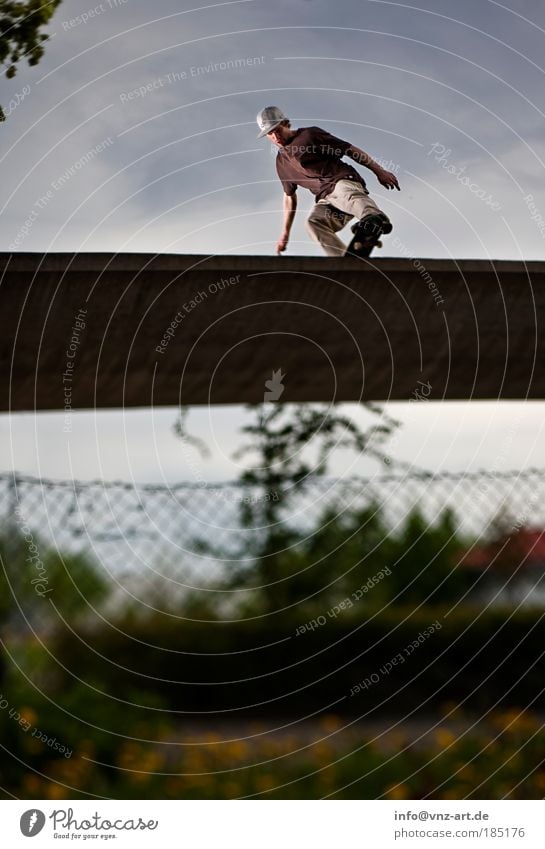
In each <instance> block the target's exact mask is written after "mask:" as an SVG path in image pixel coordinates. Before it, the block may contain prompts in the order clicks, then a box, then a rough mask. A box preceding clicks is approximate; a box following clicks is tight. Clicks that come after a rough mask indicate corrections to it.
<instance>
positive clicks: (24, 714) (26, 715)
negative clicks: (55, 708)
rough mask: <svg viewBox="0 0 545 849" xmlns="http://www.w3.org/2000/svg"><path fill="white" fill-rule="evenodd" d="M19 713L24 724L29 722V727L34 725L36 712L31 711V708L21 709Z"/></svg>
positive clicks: (36, 716) (36, 717)
mask: <svg viewBox="0 0 545 849" xmlns="http://www.w3.org/2000/svg"><path fill="white" fill-rule="evenodd" d="M19 713H20V714H21V719H24V720H25V722H30V724H31V725H36V720H37V719H38V714H37V713H36V711H34V710H32V708H29V707H22V708H21V709H20V711H19Z"/></svg>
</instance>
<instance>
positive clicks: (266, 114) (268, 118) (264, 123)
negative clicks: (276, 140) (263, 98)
mask: <svg viewBox="0 0 545 849" xmlns="http://www.w3.org/2000/svg"><path fill="white" fill-rule="evenodd" d="M287 120H288V119H287V118H286V116H285V115H284V113H283V112H282V110H281V109H279V108H278V106H266V107H265V109H262V110H261V112H260V113H259V114H258V116H257V125H258V127H259V129H260V130H261V132H260V133H259V135H258V139H261V138H263V136H266V135H267V133H270V132H271V130H274V128H275V127H278V125H279V124H281V123H282V121H287Z"/></svg>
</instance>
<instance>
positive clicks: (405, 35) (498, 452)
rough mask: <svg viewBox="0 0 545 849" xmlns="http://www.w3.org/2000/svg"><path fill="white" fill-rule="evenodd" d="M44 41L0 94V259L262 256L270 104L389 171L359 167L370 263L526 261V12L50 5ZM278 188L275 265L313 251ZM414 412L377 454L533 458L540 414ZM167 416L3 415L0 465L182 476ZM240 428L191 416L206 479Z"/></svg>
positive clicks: (459, 409) (529, 151) (537, 118)
mask: <svg viewBox="0 0 545 849" xmlns="http://www.w3.org/2000/svg"><path fill="white" fill-rule="evenodd" d="M180 6H181V8H180ZM49 32H50V34H51V39H50V41H49V43H48V44H47V46H46V53H45V56H44V58H43V59H42V61H41V62H40V64H39V65H38V66H36V67H34V68H28V67H25V66H23V65H22V66H21V67H20V69H19V71H18V73H17V75H16V77H15V78H13V79H12V80H5V79H3V80H2V82H1V85H0V102H1V103H2V104H3V106H4V110H5V111H6V113H8V119H7V121H6V122H5V123H4V124H2V125H1V126H0V132H1V133H2V138H3V143H2V146H1V162H2V172H1V173H2V188H3V191H2V201H1V203H2V207H1V209H2V227H1V230H0V250H3V251H7V250H10V249H11V250H15V249H16V250H21V251H27V250H28V251H45V250H49V251H153V252H155V251H157V252H162V251H168V252H175V253H206V254H209V253H217V254H225V253H234V254H272V253H273V252H274V245H275V242H276V239H277V237H278V236H279V232H280V225H281V211H280V210H281V201H282V193H281V187H280V184H279V183H278V181H277V178H276V174H275V170H274V159H273V156H272V151H271V145H270V144H269V143H268V142H267V141H266V140H257V139H256V135H257V126H256V123H255V116H256V113H257V112H258V111H259V110H260V109H261V108H262V107H264V106H267V105H270V104H277V105H279V106H281V107H282V108H283V110H284V111H285V112H286V114H288V115H289V117H290V118H291V119H292V122H293V124H294V126H305V125H310V124H318V125H320V126H323V127H325V128H326V129H328V130H329V131H330V132H332V133H334V134H336V135H338V136H339V137H341V138H343V139H347V140H349V141H350V142H352V143H353V144H355V145H357V146H359V147H362V148H363V149H364V150H366V151H368V152H369V153H371V154H372V155H373V156H374V157H375V158H379V159H380V160H382V161H383V162H384V163H385V164H387V163H389V165H388V167H389V168H390V169H391V170H395V172H396V174H397V176H398V179H399V181H400V184H401V188H402V191H401V192H399V193H398V192H395V194H394V193H393V192H387V191H386V190H385V189H383V188H382V187H380V186H379V185H378V183H377V182H376V179H375V178H374V176H373V175H372V174H370V173H369V172H368V174H367V176H368V181H367V182H368V186H369V189H370V190H371V192H372V194H373V196H374V197H375V198H376V200H377V201H378V202H379V204H380V205H381V206H382V207H383V208H384V209H385V211H386V212H387V213H388V214H389V216H390V217H391V219H392V220H393V222H394V227H395V230H394V234H392V236H390V237H389V239H388V238H387V239H386V240H385V247H384V249H383V252H382V253H383V255H390V256H399V255H403V253H409V254H410V255H411V256H415V257H458V258H459V257H482V258H489V257H492V258H497V259H528V260H529V259H541V258H542V256H543V252H544V247H545V234H544V232H543V231H542V230H540V229H539V227H538V222H537V221H536V220H532V214H533V215H534V216H535V215H536V209H537V210H538V211H539V212H540V213H541V212H542V213H543V215H544V217H545V192H544V187H545V169H544V167H543V160H544V158H545V141H544V134H543V119H544V111H545V85H544V82H545V79H544V70H543V67H542V66H543V62H542V57H543V55H544V43H545V8H544V7H543V6H542V5H541V4H540V3H537V2H535V0H531V1H530V0H522V2H515V1H514V0H510V2H507V3H504V4H502V3H496V2H492V0H477V2H475V0H472V2H467V0H462V2H459V3H457V4H455V5H453V4H452V3H451V2H446V0H445V1H443V0H433V2H431V0H422V2H419V3H418V4H415V5H408V4H405V3H394V2H389V0H338V2H335V3H332V2H331V0H275V2H271V0H233V2H227V3H216V4H206V3H203V2H199V0H192V2H191V3H185V2H184V3H181V4H180V3H179V2H174V0H156V2H154V3H152V4H150V3H149V2H143V0H125V2H122V0H103V2H99V3H94V2H93V3H88V2H87V0H64V2H63V3H62V4H61V6H60V7H59V8H58V10H57V12H56V14H55V16H54V18H53V19H52V21H51V24H50V27H49ZM466 177H467V178H468V179H466V180H464V179H463V178H466ZM299 194H300V196H301V197H300V211H299V214H298V219H297V222H296V225H295V228H294V230H293V236H292V241H291V243H290V247H289V253H291V254H292V255H295V254H307V255H317V254H319V250H318V248H317V247H316V246H315V245H314V244H313V243H312V242H310V241H309V239H308V237H307V235H306V232H305V230H304V218H305V213H306V211H307V209H309V208H310V206H311V204H312V197H311V195H310V194H309V193H303V192H300V193H299ZM528 195H532V196H533V202H534V204H535V206H534V207H533V208H529V200H528ZM525 199H526V200H525ZM30 218H31V219H32V220H30ZM394 236H397V238H398V240H399V241H397V242H396V244H397V245H399V244H400V243H401V244H402V245H403V246H404V251H403V250H402V249H401V248H400V247H398V248H397V249H396V248H395V246H394ZM414 407H415V405H413V407H409V406H408V405H404V406H403V405H402V406H400V405H392V410H394V409H395V412H396V414H398V415H399V416H400V417H401V418H403V419H404V420H406V427H405V429H404V432H403V434H402V436H400V438H399V439H398V440H396V452H397V453H398V454H399V455H400V456H403V457H404V458H405V459H408V460H411V461H414V462H415V463H417V464H418V465H420V466H425V467H427V468H439V467H444V468H456V469H460V468H469V467H471V468H475V467H479V466H489V467H490V466H493V465H494V464H496V465H497V464H498V462H499V461H498V458H501V462H502V463H504V465H507V466H512V467H516V466H517V465H528V464H534V465H543V466H545V449H544V448H542V445H543V440H542V439H541V438H540V437H541V422H542V419H543V414H544V412H545V409H544V405H542V404H540V403H539V404H538V403H533V404H530V405H526V406H524V405H517V404H515V405H508V404H477V403H472V404H470V405H469V404H468V405H464V404H456V405H454V404H452V403H444V404H441V405H437V404H433V405H432V404H428V405H424V406H420V407H419V409H418V410H415V409H414ZM174 417H175V412H174V411H173V410H156V411H153V412H150V411H126V412H125V413H123V414H122V413H115V412H108V413H98V414H97V415H96V416H95V415H92V414H89V413H81V414H75V416H74V427H73V431H72V433H71V434H70V435H66V434H63V432H62V416H61V415H57V414H46V415H40V416H37V417H34V416H29V415H25V416H21V415H17V416H12V417H11V418H10V417H7V416H4V417H2V419H1V420H0V434H1V436H2V444H1V447H0V453H1V456H0V468H12V467H16V468H18V469H20V470H21V471H26V472H32V473H37V474H43V475H50V476H53V477H62V476H64V475H72V474H75V475H77V476H80V477H94V476H100V477H107V478H115V477H118V478H119V477H133V478H135V479H138V480H161V479H167V480H175V479H180V478H182V479H183V478H191V474H190V472H189V470H188V468H187V463H186V461H185V459H184V457H183V454H182V453H181V452H180V449H179V444H178V443H177V442H176V440H175V439H174V437H173V436H172V432H171V425H172V422H173V420H174ZM241 420H242V412H241V410H240V409H238V408H231V409H225V408H218V409H215V410H212V411H208V410H200V411H195V412H194V413H193V414H192V418H191V419H190V423H191V422H193V423H194V425H195V426H196V428H197V429H198V430H201V431H202V432H204V433H206V432H208V433H209V436H210V438H211V439H213V440H214V441H215V443H216V444H217V448H216V450H215V453H214V457H213V459H212V460H210V461H208V462H207V465H206V466H205V474H206V475H207V476H208V477H210V478H211V479H214V478H218V477H232V476H233V475H234V474H235V473H236V467H234V466H233V464H232V463H231V462H230V461H228V459H226V458H227V457H228V456H229V454H230V452H231V450H232V448H233V447H234V445H235V443H236V431H237V426H238V424H239V423H240V421H241ZM513 434H515V435H514V436H513ZM335 463H336V464H337V466H336V468H337V470H338V471H340V470H341V468H343V458H342V457H340V456H339V458H336V459H335ZM345 465H346V464H345ZM366 468H367V467H366V466H365V464H364V463H362V462H361V461H359V463H358V464H356V467H355V468H354V470H357V471H364V470H365V469H366Z"/></svg>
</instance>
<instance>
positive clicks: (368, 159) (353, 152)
mask: <svg viewBox="0 0 545 849" xmlns="http://www.w3.org/2000/svg"><path fill="white" fill-rule="evenodd" d="M345 156H349V157H350V159H353V160H354V162H357V163H358V164H359V165H365V167H366V168H369V170H370V171H372V172H373V174H375V176H376V178H377V180H378V181H379V183H380V184H381V186H384V187H385V188H386V189H397V190H398V191H401V190H400V188H399V183H398V182H397V177H396V175H395V174H394V173H393V172H392V171H386V169H385V168H381V166H380V165H379V164H378V162H375V160H374V159H373V157H372V156H369V154H368V153H366V152H365V151H364V150H360V148H359V147H355V146H354V145H352V146H351V147H349V148H348V150H347V151H346V154H345Z"/></svg>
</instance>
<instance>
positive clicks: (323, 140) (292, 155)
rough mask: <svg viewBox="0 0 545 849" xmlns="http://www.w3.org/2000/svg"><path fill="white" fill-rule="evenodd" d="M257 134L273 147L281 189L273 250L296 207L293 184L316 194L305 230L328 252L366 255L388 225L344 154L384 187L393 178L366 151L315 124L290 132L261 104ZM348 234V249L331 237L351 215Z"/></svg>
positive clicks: (284, 239)
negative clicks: (280, 219) (281, 224)
mask: <svg viewBox="0 0 545 849" xmlns="http://www.w3.org/2000/svg"><path fill="white" fill-rule="evenodd" d="M257 123H258V126H259V129H260V132H259V135H258V138H263V136H267V138H268V139H269V140H270V141H272V142H273V143H274V144H275V145H277V147H278V148H279V150H278V153H277V155H276V170H277V173H278V177H279V178H280V181H281V183H282V186H283V188H284V227H283V229H282V235H281V236H280V239H279V240H278V243H277V245H276V253H277V254H281V253H282V252H283V251H285V250H286V247H287V244H288V240H289V235H290V230H291V227H292V224H293V219H294V218H295V212H296V209H297V187H298V186H302V187H304V188H306V189H310V191H311V192H312V193H313V194H314V195H315V196H316V203H315V205H314V208H313V210H312V212H311V213H310V215H309V217H308V219H307V230H308V232H309V233H310V235H311V236H312V238H313V239H314V240H315V241H316V242H318V244H319V245H321V246H322V248H323V249H324V251H325V252H326V254H327V255H328V256H345V254H347V253H349V254H352V253H355V254H356V255H359V256H369V254H370V252H371V250H372V248H373V246H375V245H376V244H377V242H378V241H379V239H380V236H381V235H382V234H383V233H390V232H391V230H392V224H391V222H390V220H389V218H388V216H387V215H386V214H385V213H384V212H382V211H381V210H380V209H379V208H378V206H377V205H376V203H375V202H374V201H373V200H372V199H371V198H370V197H369V192H368V191H367V189H366V186H365V180H364V179H363V177H362V176H361V175H360V174H359V173H358V172H357V171H356V169H355V168H353V167H352V166H351V165H348V164H347V163H346V162H343V161H342V157H343V156H349V157H350V159H353V160H354V162H357V163H359V164H360V165H364V166H365V167H366V168H369V169H370V170H371V171H373V173H374V174H375V176H376V178H377V180H378V181H379V183H380V184H381V185H382V186H384V187H385V188H386V189H394V188H395V189H398V190H399V184H398V182H397V177H396V176H395V174H393V173H392V172H391V171H386V170H385V169H384V168H381V166H380V165H379V164H378V162H375V161H374V160H373V159H372V158H371V157H370V156H369V154H368V153H365V151H363V150H360V149H359V148H358V147H355V145H353V144H350V142H347V141H342V140H341V139H339V138H337V137H336V136H333V135H331V134H330V133H328V132H326V131H325V130H322V129H320V127H301V128H300V129H298V130H293V129H292V128H291V125H290V121H289V120H288V119H287V118H286V116H285V115H284V113H283V112H282V110H281V109H279V108H278V107H277V106H267V107H266V108H265V109H263V110H262V111H261V112H260V113H259V115H258V116H257ZM354 217H355V218H356V219H357V221H356V223H355V224H354V226H353V227H352V231H353V233H354V238H353V239H352V241H351V243H350V245H349V247H348V249H347V247H346V245H345V244H344V242H342V241H341V240H340V239H339V237H338V236H337V235H336V234H337V232H338V231H339V230H341V229H342V228H343V227H344V226H345V225H346V224H348V222H349V221H350V220H351V219H352V218H354Z"/></svg>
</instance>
